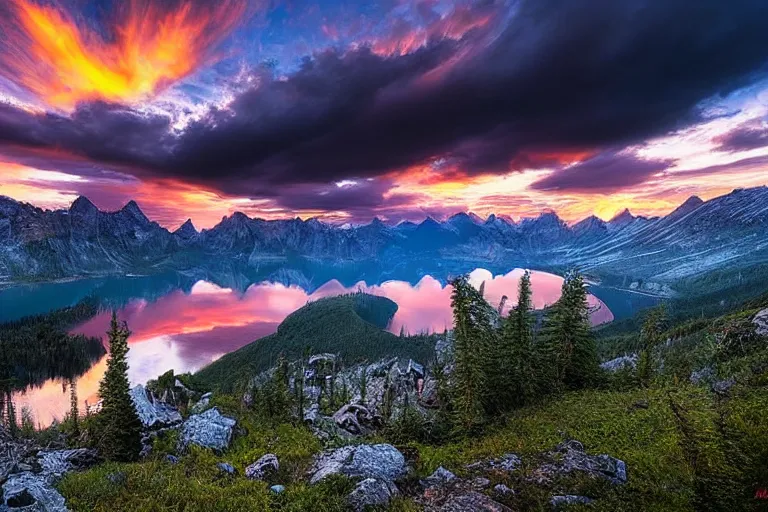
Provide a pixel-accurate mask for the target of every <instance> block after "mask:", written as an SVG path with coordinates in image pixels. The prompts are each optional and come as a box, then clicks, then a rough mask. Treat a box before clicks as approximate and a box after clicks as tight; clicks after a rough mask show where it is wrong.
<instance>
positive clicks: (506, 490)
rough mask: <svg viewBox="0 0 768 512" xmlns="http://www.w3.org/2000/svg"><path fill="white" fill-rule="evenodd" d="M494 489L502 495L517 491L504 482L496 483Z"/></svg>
mask: <svg viewBox="0 0 768 512" xmlns="http://www.w3.org/2000/svg"><path fill="white" fill-rule="evenodd" d="M493 490H494V491H496V494H498V495H500V496H509V495H511V494H515V491H514V490H513V489H510V488H509V487H507V486H506V485H504V484H496V485H494V486H493Z"/></svg>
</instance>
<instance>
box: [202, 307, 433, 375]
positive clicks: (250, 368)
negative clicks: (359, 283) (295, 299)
mask: <svg viewBox="0 0 768 512" xmlns="http://www.w3.org/2000/svg"><path fill="white" fill-rule="evenodd" d="M396 311H397V304H395V303H394V302H392V301H391V300H389V299H387V298H385V297H378V296H374V295H367V294H362V293H354V294H349V295H342V296H337V297H326V298H323V299H319V300H317V301H315V302H311V303H309V304H307V305H306V306H304V307H302V308H301V309H298V310H297V311H295V312H293V313H291V314H290V315H288V317H287V318H286V319H285V320H284V321H283V322H282V323H281V324H280V326H279V327H278V328H277V332H276V333H275V334H272V335H270V336H266V337H264V338H261V339H259V340H257V341H255V342H253V343H250V344H248V345H246V346H244V347H242V348H241V349H239V350H236V351H235V352H231V353H229V354H227V355H225V356H223V357H222V358H221V359H219V360H217V361H215V362H214V363H212V364H210V365H208V366H206V367H205V368H203V369H202V370H200V371H199V372H198V373H197V374H196V375H195V378H196V382H197V383H198V384H199V385H201V386H203V387H206V388H209V389H222V390H230V389H232V386H233V385H235V384H236V383H237V382H238V381H240V380H242V379H244V378H248V377H252V376H254V375H256V374H258V373H259V372H261V371H264V370H266V369H268V368H270V367H272V366H273V365H274V363H275V362H276V361H277V359H278V357H279V356H280V354H283V355H284V356H285V357H286V358H287V359H288V360H292V359H298V358H299V357H301V355H302V353H303V352H304V350H305V349H306V348H307V347H309V348H311V352H312V353H321V352H331V353H335V354H340V355H341V356H342V358H343V359H344V361H345V362H346V363H355V362H358V361H362V360H368V361H375V360H377V359H381V358H384V357H388V356H401V357H411V358H413V359H416V360H418V361H422V362H427V361H429V360H430V359H431V358H432V357H433V353H434V342H432V341H431V340H429V339H428V338H423V337H405V338H400V337H399V336H395V335H394V334H392V333H390V332H387V331H385V330H384V329H385V328H386V327H387V325H388V324H389V321H390V320H391V319H392V317H393V316H394V314H395V312H396Z"/></svg>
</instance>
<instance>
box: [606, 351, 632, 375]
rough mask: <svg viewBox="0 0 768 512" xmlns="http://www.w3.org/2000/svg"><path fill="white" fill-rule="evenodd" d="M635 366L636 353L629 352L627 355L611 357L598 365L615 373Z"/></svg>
mask: <svg viewBox="0 0 768 512" xmlns="http://www.w3.org/2000/svg"><path fill="white" fill-rule="evenodd" d="M636 367H637V354H631V355H628V356H620V357H617V358H616V359H611V360H610V361H606V362H604V363H602V364H601V365H600V368H602V369H603V370H605V371H607V372H610V373H616V372H618V371H620V370H634V369H635V368H636Z"/></svg>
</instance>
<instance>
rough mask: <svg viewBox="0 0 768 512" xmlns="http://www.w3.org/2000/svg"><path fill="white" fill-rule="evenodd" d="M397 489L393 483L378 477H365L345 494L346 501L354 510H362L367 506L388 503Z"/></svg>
mask: <svg viewBox="0 0 768 512" xmlns="http://www.w3.org/2000/svg"><path fill="white" fill-rule="evenodd" d="M398 494H399V491H398V489H397V486H395V484H394V483H392V482H390V481H388V480H382V479H378V478H366V479H364V480H361V481H360V482H358V483H357V485H355V488H354V489H353V490H352V492H351V493H349V495H348V496H347V503H348V504H349V506H350V508H351V509H352V510H354V511H355V512H363V511H364V510H366V508H367V507H383V506H386V505H388V504H389V502H390V501H391V500H392V498H393V497H394V496H397V495H398Z"/></svg>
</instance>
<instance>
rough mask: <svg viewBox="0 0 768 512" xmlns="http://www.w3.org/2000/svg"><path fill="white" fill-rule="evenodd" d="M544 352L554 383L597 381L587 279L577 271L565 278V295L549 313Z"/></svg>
mask: <svg viewBox="0 0 768 512" xmlns="http://www.w3.org/2000/svg"><path fill="white" fill-rule="evenodd" d="M545 352H546V355H547V358H548V360H549V361H548V362H549V364H550V365H551V369H552V373H551V377H552V379H553V382H552V384H553V385H555V386H560V385H564V386H565V387H567V388H571V389H577V388H583V387H585V386H589V385H591V384H593V383H595V381H596V379H597V377H598V375H599V372H600V366H599V361H598V358H597V346H596V344H595V339H594V337H593V335H592V329H591V325H590V321H589V305H588V303H587V289H586V286H585V284H584V279H583V277H582V276H581V274H579V272H578V271H575V270H574V271H572V272H569V273H568V275H567V276H566V277H565V280H564V281H563V287H562V295H561V296H560V299H559V300H558V301H557V302H556V303H555V305H554V306H553V307H552V309H551V311H550V312H549V314H548V315H547V322H546V326H545Z"/></svg>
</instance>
